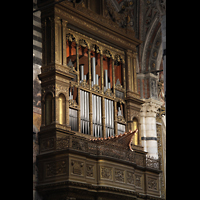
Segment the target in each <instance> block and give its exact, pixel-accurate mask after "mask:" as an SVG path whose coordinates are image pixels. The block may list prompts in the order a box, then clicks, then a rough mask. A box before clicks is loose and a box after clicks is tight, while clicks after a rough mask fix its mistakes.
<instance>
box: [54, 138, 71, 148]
mask: <svg viewBox="0 0 200 200" xmlns="http://www.w3.org/2000/svg"><path fill="white" fill-rule="evenodd" d="M66 148H69V137H67V136H66V137H60V138H57V140H56V150H63V149H66Z"/></svg>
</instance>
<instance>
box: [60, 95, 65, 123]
mask: <svg viewBox="0 0 200 200" xmlns="http://www.w3.org/2000/svg"><path fill="white" fill-rule="evenodd" d="M58 102H59V103H58V105H59V124H66V98H65V95H64V94H63V93H60V94H59V98H58Z"/></svg>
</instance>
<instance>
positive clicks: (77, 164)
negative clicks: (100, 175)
mask: <svg viewBox="0 0 200 200" xmlns="http://www.w3.org/2000/svg"><path fill="white" fill-rule="evenodd" d="M71 166H72V168H71V173H72V174H75V175H80V176H81V175H83V166H84V163H83V162H81V161H76V160H72V161H71Z"/></svg>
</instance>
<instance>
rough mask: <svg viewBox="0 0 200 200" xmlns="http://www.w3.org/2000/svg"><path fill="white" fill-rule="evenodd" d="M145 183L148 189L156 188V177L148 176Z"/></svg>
mask: <svg viewBox="0 0 200 200" xmlns="http://www.w3.org/2000/svg"><path fill="white" fill-rule="evenodd" d="M147 185H148V189H150V190H158V181H157V179H154V178H148V182H147Z"/></svg>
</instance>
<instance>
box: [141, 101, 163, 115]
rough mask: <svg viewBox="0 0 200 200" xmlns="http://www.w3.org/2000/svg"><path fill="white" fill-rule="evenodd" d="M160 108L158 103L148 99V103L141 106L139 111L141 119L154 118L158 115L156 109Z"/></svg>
mask: <svg viewBox="0 0 200 200" xmlns="http://www.w3.org/2000/svg"><path fill="white" fill-rule="evenodd" d="M160 107H161V103H160V102H159V101H156V100H153V99H148V101H147V102H146V103H144V104H142V108H141V110H140V116H141V117H147V116H148V117H156V114H157V113H158V109H159V108H160Z"/></svg>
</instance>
